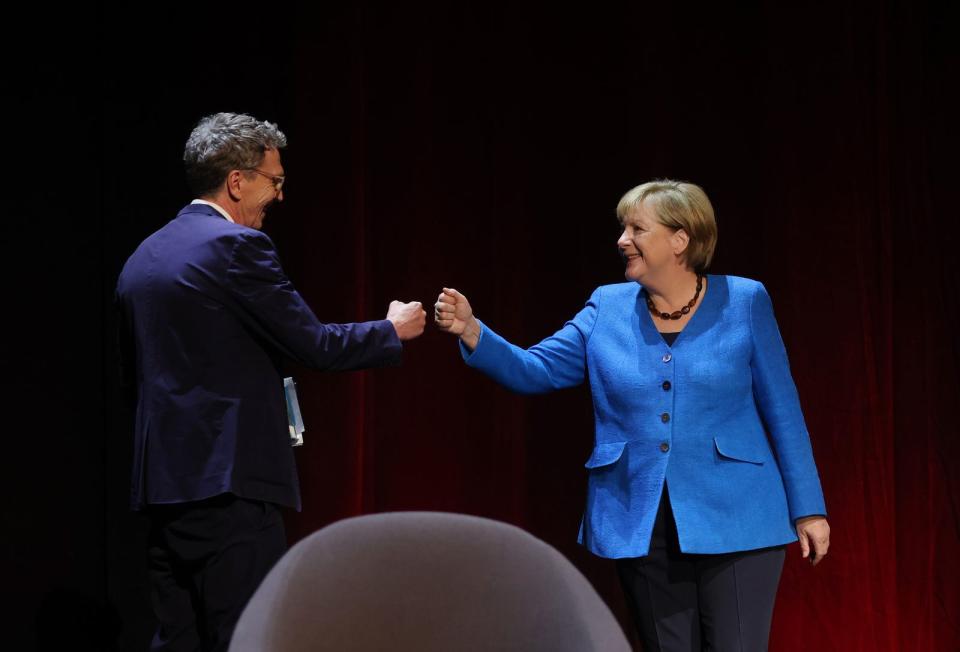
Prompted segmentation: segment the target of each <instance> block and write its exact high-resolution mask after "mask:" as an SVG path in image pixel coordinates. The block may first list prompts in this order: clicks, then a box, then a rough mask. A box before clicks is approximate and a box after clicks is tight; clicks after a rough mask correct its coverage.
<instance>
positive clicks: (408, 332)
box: [387, 301, 427, 342]
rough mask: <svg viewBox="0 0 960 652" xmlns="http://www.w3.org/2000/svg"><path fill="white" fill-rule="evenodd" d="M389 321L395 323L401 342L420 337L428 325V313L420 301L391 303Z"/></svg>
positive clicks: (388, 312)
mask: <svg viewBox="0 0 960 652" xmlns="http://www.w3.org/2000/svg"><path fill="white" fill-rule="evenodd" d="M387 319H388V320H390V321H391V322H392V323H393V327H394V328H395V329H396V330H397V336H398V337H399V338H400V341H401V342H405V341H407V340H412V339H413V338H415V337H419V336H420V335H421V334H422V333H423V329H424V327H425V326H426V325H427V313H426V311H424V309H423V306H422V305H420V302H419V301H411V302H410V303H403V302H401V301H391V302H390V308H389V309H388V310H387Z"/></svg>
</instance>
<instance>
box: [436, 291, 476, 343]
mask: <svg viewBox="0 0 960 652" xmlns="http://www.w3.org/2000/svg"><path fill="white" fill-rule="evenodd" d="M433 320H434V321H435V322H436V323H437V328H439V329H440V330H442V331H446V332H448V333H452V334H453V335H459V336H460V339H461V340H462V341H463V343H464V345H466V347H467V348H468V349H470V350H471V351H472V350H473V349H475V348H476V346H477V342H479V341H480V324H479V323H478V322H477V319H476V317H474V316H473V308H471V307H470V302H469V301H467V297H465V296H463V295H462V294H460V293H459V292H457V291H456V290H454V289H453V288H443V292H441V293H440V296H438V297H437V302H436V303H435V304H433Z"/></svg>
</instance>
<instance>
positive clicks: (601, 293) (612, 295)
mask: <svg viewBox="0 0 960 652" xmlns="http://www.w3.org/2000/svg"><path fill="white" fill-rule="evenodd" d="M639 293H640V284H639V283H637V282H635V281H627V282H625V283H610V284H608V285H601V286H599V287H598V288H597V289H596V290H594V291H593V296H592V297H591V298H592V299H593V300H595V301H599V300H600V299H601V298H602V299H604V300H606V299H614V300H620V299H630V298H634V297H636V296H637V295H638V294H639Z"/></svg>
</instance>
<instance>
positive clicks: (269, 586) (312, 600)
mask: <svg viewBox="0 0 960 652" xmlns="http://www.w3.org/2000/svg"><path fill="white" fill-rule="evenodd" d="M326 650H337V651H339V652H352V651H355V652H373V651H377V652H381V651H384V650H401V651H403V650H411V651H417V652H435V651H436V652H439V651H444V652H446V651H453V652H472V651H474V650H476V651H479V650H503V651H507V650H517V651H520V650H524V651H532V652H540V651H542V652H567V651H569V652H594V651H596V652H600V651H603V652H629V650H630V646H629V644H628V643H627V640H626V638H625V637H624V634H623V631H622V630H621V629H620V625H619V624H618V623H617V621H616V619H615V618H614V617H613V614H612V613H611V612H610V610H609V609H608V608H607V606H606V605H605V604H604V602H603V600H601V598H600V596H599V595H598V594H597V592H596V591H595V590H594V589H593V587H592V586H591V585H590V583H589V582H588V581H587V579H586V578H585V577H584V576H583V575H582V574H581V573H580V572H579V571H578V570H577V569H576V568H575V567H574V566H573V564H571V563H570V562H569V561H568V560H567V559H566V558H565V557H564V556H563V555H561V554H560V553H559V552H557V551H556V550H555V549H554V548H552V547H551V546H549V545H548V544H546V543H544V542H543V541H540V540H539V539H537V538H535V537H533V536H532V535H530V534H528V533H527V532H524V531H523V530H521V529H519V528H516V527H514V526H512V525H508V524H506V523H501V522H499V521H493V520H490V519H485V518H478V517H475V516H467V515H463V514H450V513H437V512H394V513H385V514H373V515H369V516H360V517H356V518H350V519H346V520H343V521H339V522H337V523H334V524H332V525H330V526H328V527H325V528H323V529H322V530H319V531H317V532H315V533H314V534H312V535H310V536H309V537H307V538H305V539H303V540H302V541H300V542H299V543H298V544H296V545H295V546H293V547H292V548H291V549H290V550H289V551H288V552H287V554H286V555H284V557H283V558H282V559H281V560H280V561H279V562H278V563H277V565H276V566H275V567H274V568H273V569H272V570H271V571H270V573H269V574H268V576H267V577H266V578H265V579H264V581H263V584H262V585H261V586H260V588H259V589H258V590H257V592H256V593H255V594H254V596H253V598H252V599H251V600H250V603H249V604H248V605H247V607H246V609H245V610H244V612H243V614H242V616H241V617H240V621H239V623H238V624H237V628H236V630H235V633H234V637H233V641H232V643H231V645H230V652H320V651H326Z"/></svg>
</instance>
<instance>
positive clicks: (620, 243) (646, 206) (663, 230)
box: [617, 201, 677, 283]
mask: <svg viewBox="0 0 960 652" xmlns="http://www.w3.org/2000/svg"><path fill="white" fill-rule="evenodd" d="M676 234H677V231H675V230H674V229H671V228H670V227H668V226H664V225H663V224H660V222H658V221H657V218H656V216H655V213H654V208H653V206H651V205H650V203H649V202H647V201H644V202H643V203H642V204H640V205H639V206H637V207H636V208H634V209H633V210H632V211H630V212H629V213H628V214H627V215H626V217H624V219H623V233H622V234H620V239H619V240H617V247H619V249H620V255H621V256H623V258H624V261H625V262H626V269H625V270H624V273H623V275H624V276H625V277H626V278H627V280H630V281H637V282H638V283H643V282H644V279H645V278H646V279H648V280H649V279H650V278H651V276H653V277H655V276H657V275H658V272H662V271H665V270H667V269H669V268H671V267H675V266H676V264H677V254H676V247H677V242H676Z"/></svg>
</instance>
